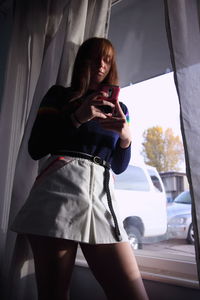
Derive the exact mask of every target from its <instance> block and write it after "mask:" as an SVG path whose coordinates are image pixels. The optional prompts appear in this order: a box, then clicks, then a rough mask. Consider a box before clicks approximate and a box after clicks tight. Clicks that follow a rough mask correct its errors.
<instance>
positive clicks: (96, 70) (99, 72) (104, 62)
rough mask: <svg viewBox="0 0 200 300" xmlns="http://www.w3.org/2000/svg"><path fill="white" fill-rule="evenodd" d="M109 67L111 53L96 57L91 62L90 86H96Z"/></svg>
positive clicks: (103, 77)
mask: <svg viewBox="0 0 200 300" xmlns="http://www.w3.org/2000/svg"><path fill="white" fill-rule="evenodd" d="M110 67H111V53H110V54H107V55H103V56H99V57H96V58H95V59H94V60H93V61H92V64H91V81H90V86H91V87H95V86H98V85H99V84H100V83H101V82H102V81H103V80H104V79H105V77H106V76H107V75H108V73H109V71H110Z"/></svg>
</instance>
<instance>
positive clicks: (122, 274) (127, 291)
mask: <svg viewBox="0 0 200 300" xmlns="http://www.w3.org/2000/svg"><path fill="white" fill-rule="evenodd" d="M81 249H82V251H83V254H84V256H85V258H86V260H87V262H88V264H89V266H90V268H91V270H92V272H93V273H94V275H95V277H96V279H97V280H98V281H99V283H100V284H101V285H102V287H103V289H104V291H105V293H106V295H107V297H108V299H109V300H123V299H126V300H148V296H147V294H146V291H145V288H144V285H143V282H142V278H141V275H140V272H139V269H138V266H137V262H136V259H135V256H134V253H133V250H132V248H131V246H130V244H129V243H126V242H124V243H116V244H106V245H88V244H81Z"/></svg>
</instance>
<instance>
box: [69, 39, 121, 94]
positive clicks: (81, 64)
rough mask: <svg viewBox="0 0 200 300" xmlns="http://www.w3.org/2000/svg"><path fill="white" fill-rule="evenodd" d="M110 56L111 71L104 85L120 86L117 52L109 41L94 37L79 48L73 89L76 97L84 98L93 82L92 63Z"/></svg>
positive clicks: (74, 69)
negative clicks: (91, 81)
mask: <svg viewBox="0 0 200 300" xmlns="http://www.w3.org/2000/svg"><path fill="white" fill-rule="evenodd" d="M107 55H109V56H110V59H111V62H110V71H109V73H108V74H107V76H106V77H105V78H104V80H103V82H102V83H106V84H112V85H118V73H117V66H116V61H115V60H116V58H115V50H114V47H113V45H112V44H111V42H110V41H109V40H108V39H105V38H98V37H93V38H89V39H88V40H86V41H85V42H84V43H83V44H82V45H81V46H80V48H79V50H78V52H77V55H76V58H75V62H74V67H73V72H72V80H71V87H72V90H73V91H74V92H75V95H76V97H75V98H78V97H81V96H83V95H84V94H85V93H86V92H87V90H88V88H89V84H90V80H91V63H92V61H94V60H95V59H97V58H99V57H103V56H107Z"/></svg>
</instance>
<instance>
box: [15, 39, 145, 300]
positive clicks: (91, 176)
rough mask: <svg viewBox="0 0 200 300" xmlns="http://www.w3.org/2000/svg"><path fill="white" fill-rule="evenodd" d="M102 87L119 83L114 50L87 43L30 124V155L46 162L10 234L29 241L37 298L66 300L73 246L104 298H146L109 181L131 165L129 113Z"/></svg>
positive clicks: (101, 41)
mask: <svg viewBox="0 0 200 300" xmlns="http://www.w3.org/2000/svg"><path fill="white" fill-rule="evenodd" d="M105 84H107V85H111V88H114V89H115V88H116V87H115V86H116V85H118V76H117V69H116V63H115V51H114V48H113V46H112V44H111V43H110V41H109V40H107V39H104V38H90V39H88V40H87V41H85V42H84V43H83V44H82V45H81V47H80V48H79V51H78V53H77V56H76V59H75V63H74V68H73V74H72V81H71V86H70V87H69V88H64V87H62V86H53V87H52V88H50V90H49V91H48V92H47V94H46V96H45V97H44V99H43V100H42V102H41V105H40V108H39V111H38V115H37V118H36V120H35V123H34V125H33V129H32V132H31V136H30V140H29V153H30V155H31V157H32V158H33V159H35V160H38V159H41V158H43V157H45V158H46V157H47V158H46V159H45V162H43V163H42V166H41V168H40V171H39V175H38V177H37V178H36V181H35V183H34V185H33V188H32V190H31V192H30V195H29V197H28V199H27V201H26V203H25V205H24V206H23V208H22V209H21V210H20V212H19V213H18V215H17V217H16V219H15V222H14V224H13V227H12V228H13V230H14V231H16V232H18V233H20V234H26V236H27V238H28V239H29V241H30V244H31V247H32V251H33V255H34V262H35V272H36V279H37V286H38V299H39V300H47V299H48V300H66V299H68V287H69V284H70V278H71V273H72V269H73V266H74V261H75V257H76V251H77V246H78V244H80V246H81V249H82V251H83V254H84V256H85V258H86V260H87V262H88V264H89V266H90V268H91V270H92V272H93V273H94V275H95V277H96V279H97V280H98V281H99V283H100V284H101V286H102V287H103V289H104V291H105V294H106V296H107V298H108V299H110V300H111V299H112V300H118V299H120V300H122V299H126V300H129V299H131V300H133V299H137V300H144V299H145V300H146V299H148V297H147V295H146V292H145V289H144V286H143V283H142V279H141V276H140V273H139V270H138V267H137V263H136V260H135V257H134V254H133V251H132V249H131V247H130V245H129V243H128V240H127V236H126V233H125V231H124V229H123V226H122V224H121V222H120V220H119V218H118V213H117V207H116V200H115V197H114V189H113V180H112V176H110V170H112V171H113V172H114V173H116V174H119V173H121V172H123V171H124V170H125V169H126V167H127V165H128V163H129V160H130V145H131V136H130V131H129V126H128V122H127V118H128V110H127V108H126V106H125V105H124V104H123V103H121V102H120V103H119V102H118V101H117V99H114V100H116V101H114V102H110V101H109V98H108V96H109V95H108V93H107V92H105V91H104V92H103V91H102V86H103V85H105ZM105 107H106V108H107V110H106V111H105V110H103V108H105Z"/></svg>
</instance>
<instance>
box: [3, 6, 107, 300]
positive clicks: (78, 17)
mask: <svg viewBox="0 0 200 300" xmlns="http://www.w3.org/2000/svg"><path fill="white" fill-rule="evenodd" d="M111 2H112V1H111V0H102V1H95V0H80V1H79V0H74V1H73V0H57V1H53V0H44V1H26V0H14V1H9V3H10V5H12V7H11V9H12V11H13V14H11V16H12V19H11V20H10V23H11V24H12V32H11V37H10V43H9V44H10V46H9V53H8V56H7V65H6V70H5V74H4V91H3V97H2V101H1V115H0V141H1V147H0V157H1V175H0V190H1V199H0V222H1V223H0V240H1V243H0V266H1V279H0V280H1V284H2V282H3V285H4V286H6V283H7V286H8V287H9V288H7V289H6V288H5V289H4V298H1V299H6V300H8V299H12V300H18V299H19V300H23V299H30V300H31V299H33V300H34V299H36V298H35V297H36V294H35V293H34V292H33V293H31V290H32V289H30V288H27V287H28V286H29V285H30V286H33V285H32V284H34V283H33V282H34V280H33V272H34V269H33V267H32V260H31V256H30V251H29V247H28V245H27V244H26V241H25V240H24V239H22V238H20V239H19V238H18V239H17V240H16V242H15V238H16V235H15V233H12V232H10V231H9V225H10V224H11V223H12V221H13V218H14V216H15V215H16V213H17V211H18V210H19V208H20V207H21V206H22V204H23V203H24V201H25V200H26V197H27V195H28V193H29V190H30V188H31V186H32V183H33V181H34V178H35V176H36V174H37V169H38V163H37V162H34V161H33V160H32V159H31V158H30V157H29V155H28V151H27V141H28V138H29V134H30V130H31V128H32V124H33V121H34V119H35V115H36V112H37V109H38V106H39V104H40V101H41V99H42V97H43V96H44V94H45V93H46V91H47V90H48V88H49V87H50V86H52V85H53V84H55V83H57V84H62V85H64V86H67V85H69V83H70V76H71V70H72V65H73V61H74V58H75V55H76V51H77V49H78V47H79V45H80V44H81V43H82V42H83V41H84V40H85V39H86V38H88V37H91V36H102V37H104V36H107V31H108V23H109V16H110V9H111ZM1 4H2V5H5V1H1V2H0V11H1ZM0 33H1V32H0ZM13 249H14V252H13ZM19 254H20V255H19ZM28 259H30V261H29V260H28ZM10 264H11V267H10V269H9V267H8V266H9V265H10ZM16 283H17V284H16Z"/></svg>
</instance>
